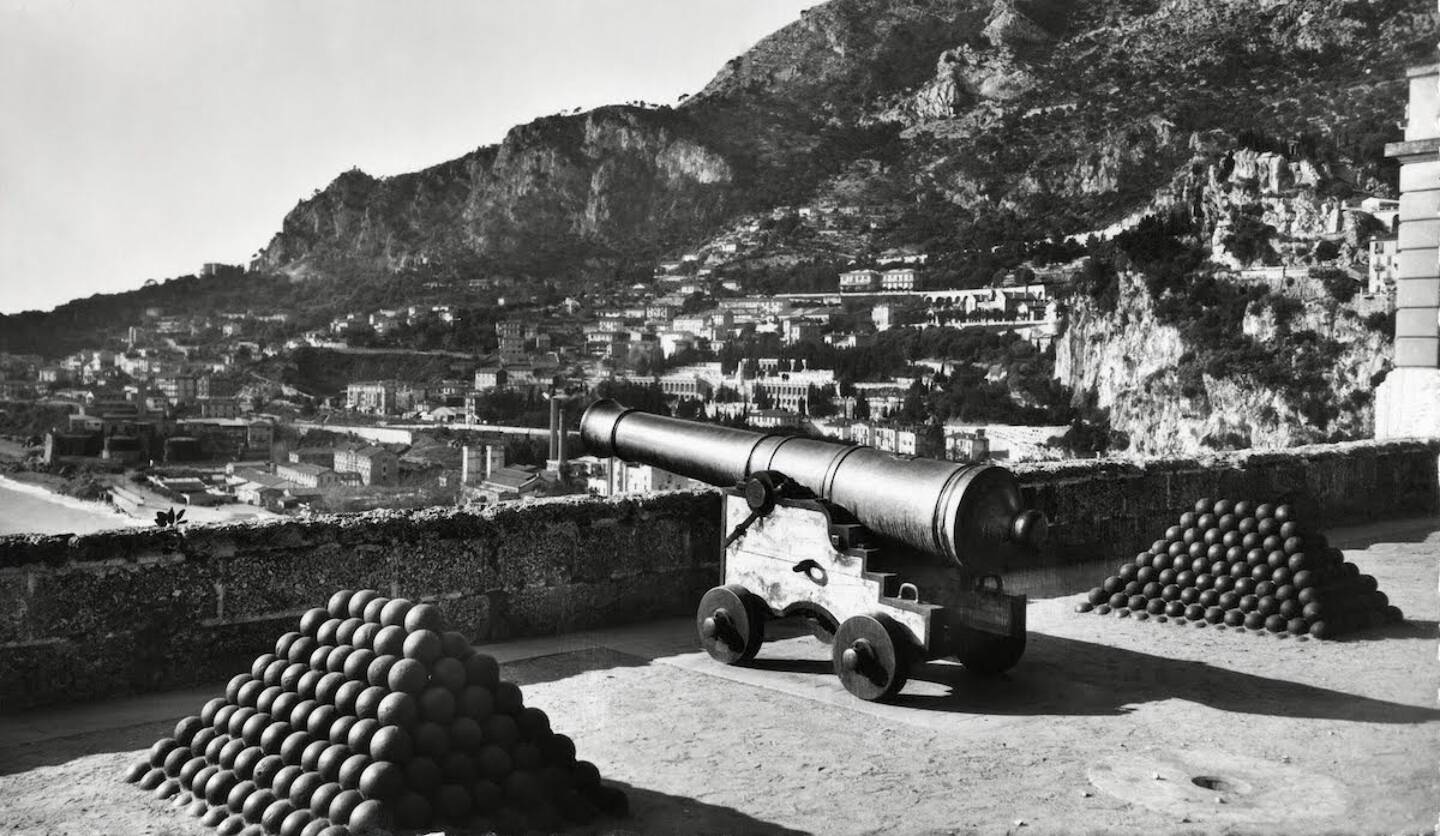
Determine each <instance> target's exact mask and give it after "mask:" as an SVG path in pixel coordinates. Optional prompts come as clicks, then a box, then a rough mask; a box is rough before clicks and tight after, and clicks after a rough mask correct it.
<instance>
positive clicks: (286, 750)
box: [279, 730, 314, 764]
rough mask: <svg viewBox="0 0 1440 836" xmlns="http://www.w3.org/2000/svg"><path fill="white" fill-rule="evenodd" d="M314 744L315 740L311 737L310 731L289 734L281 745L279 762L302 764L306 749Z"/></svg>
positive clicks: (296, 731) (297, 731)
mask: <svg viewBox="0 0 1440 836" xmlns="http://www.w3.org/2000/svg"><path fill="white" fill-rule="evenodd" d="M312 742H314V738H311V737H310V732H308V731H302V730H295V731H291V732H289V734H287V735H285V740H282V741H281V744H279V760H282V761H285V763H287V764H298V763H301V760H302V758H304V755H305V748H308V747H310V744H312Z"/></svg>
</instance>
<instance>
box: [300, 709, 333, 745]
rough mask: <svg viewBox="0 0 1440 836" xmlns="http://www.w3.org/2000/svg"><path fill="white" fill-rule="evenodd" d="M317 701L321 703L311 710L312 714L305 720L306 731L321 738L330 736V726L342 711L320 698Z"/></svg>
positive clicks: (316, 737)
mask: <svg viewBox="0 0 1440 836" xmlns="http://www.w3.org/2000/svg"><path fill="white" fill-rule="evenodd" d="M316 702H317V703H319V704H318V705H316V706H315V708H314V709H312V710H311V711H310V716H309V717H308V718H306V720H305V731H307V732H309V733H310V736H311V737H313V738H315V739H316V740H320V739H324V738H328V737H329V736H330V727H331V726H332V725H334V723H335V720H336V719H338V718H339V717H340V712H339V711H337V710H335V706H333V705H330V704H328V703H324V702H320V701H319V700H317V701H316Z"/></svg>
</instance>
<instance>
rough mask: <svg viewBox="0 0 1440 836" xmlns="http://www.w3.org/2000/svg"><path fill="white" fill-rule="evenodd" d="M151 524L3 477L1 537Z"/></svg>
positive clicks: (0, 485)
mask: <svg viewBox="0 0 1440 836" xmlns="http://www.w3.org/2000/svg"><path fill="white" fill-rule="evenodd" d="M148 524H149V523H147V522H145V521H143V520H138V519H136V518H134V517H130V516H127V515H125V514H123V513H121V512H120V511H119V510H117V509H115V508H114V507H112V506H110V505H106V504H105V503H103V502H86V501H84V500H80V499H74V498H73V497H68V496H62V495H60V494H57V493H54V492H52V491H50V490H48V489H46V488H44V487H42V486H40V485H34V484H30V483H27V482H18V481H16V480H14V479H11V478H9V477H6V476H0V535H7V534H89V533H91V532H95V531H105V530H107V529H113V528H131V527H137V526H144V525H148Z"/></svg>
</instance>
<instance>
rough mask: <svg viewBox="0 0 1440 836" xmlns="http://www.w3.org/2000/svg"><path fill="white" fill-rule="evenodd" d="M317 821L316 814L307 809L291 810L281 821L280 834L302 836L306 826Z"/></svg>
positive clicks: (281, 835)
mask: <svg viewBox="0 0 1440 836" xmlns="http://www.w3.org/2000/svg"><path fill="white" fill-rule="evenodd" d="M313 821H315V816H314V815H313V814H312V813H311V812H310V811H309V810H305V809H298V810H291V811H290V815H288V816H286V817H285V818H284V819H282V820H281V822H280V830H279V834H280V836H300V834H301V833H304V832H305V828H306V827H308V826H309V825H310V823H311V822H313Z"/></svg>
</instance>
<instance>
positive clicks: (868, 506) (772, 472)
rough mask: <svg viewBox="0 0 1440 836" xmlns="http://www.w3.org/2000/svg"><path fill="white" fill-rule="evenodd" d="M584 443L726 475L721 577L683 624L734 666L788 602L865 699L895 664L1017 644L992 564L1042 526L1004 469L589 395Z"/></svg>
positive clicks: (1019, 637) (997, 662)
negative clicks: (666, 412)
mask: <svg viewBox="0 0 1440 836" xmlns="http://www.w3.org/2000/svg"><path fill="white" fill-rule="evenodd" d="M580 434H581V438H582V439H583V440H584V441H585V444H586V446H587V447H588V448H589V450H590V451H591V452H592V453H595V454H596V455H600V456H615V457H618V458H622V459H625V460H627V461H636V462H642V463H645V464H649V465H652V466H655V467H659V468H663V469H665V470H668V471H670V472H672V473H678V474H680V475H683V476H688V477H690V478H693V479H699V480H701V481H704V482H708V483H710V484H713V485H719V486H723V487H727V488H728V492H727V494H726V497H725V511H724V513H725V521H724V523H725V524H724V531H725V532H727V534H726V537H725V541H724V544H723V549H722V552H723V554H722V570H721V571H722V579H721V585H719V586H717V587H715V588H714V589H711V590H710V591H709V592H707V593H706V594H705V596H704V597H703V598H702V599H701V601H700V607H699V610H698V612H697V614H696V628H697V631H698V633H699V637H700V643H701V645H702V646H703V647H704V648H705V650H706V651H707V652H708V653H709V654H710V655H711V656H712V657H714V658H715V659H717V660H719V661H721V662H724V663H726V664H743V663H745V662H747V661H749V660H751V659H753V658H754V657H755V654H756V653H757V652H758V651H759V650H760V647H761V645H762V644H763V642H764V640H765V622H766V621H767V620H769V619H772V618H784V617H792V616H799V617H804V618H807V619H809V620H810V621H811V622H812V624H813V625H814V628H815V631H816V634H817V635H818V636H820V637H821V638H822V639H828V640H830V641H831V643H832V645H833V650H832V659H833V663H834V667H835V673H836V674H837V675H838V676H839V678H840V681H841V682H842V683H843V684H844V686H845V688H846V690H848V691H850V692H851V693H852V694H854V695H855V696H857V697H860V698H861V699H865V700H884V699H889V698H890V697H893V696H894V695H895V694H897V693H899V691H900V689H901V688H902V687H903V686H904V684H905V682H906V679H907V677H908V673H909V669H910V667H911V666H912V665H914V664H916V663H917V662H920V661H924V660H927V659H937V658H943V657H955V658H956V659H958V660H959V661H960V662H961V663H962V664H964V665H965V666H966V667H967V668H969V669H970V670H972V671H975V672H977V673H981V674H995V673H1000V672H1002V671H1005V670H1008V669H1010V668H1011V667H1013V666H1014V665H1015V664H1016V663H1017V662H1018V661H1019V660H1020V657H1021V655H1022V654H1023V653H1024V651H1025V603H1026V601H1025V596H1024V595H1016V594H1012V593H1009V592H1006V591H1005V589H1004V584H1003V582H1002V581H1001V578H1000V573H1001V572H1003V571H1004V570H1005V569H1006V568H1008V567H1009V566H1011V565H1013V564H1015V563H1018V562H1021V561H1023V560H1025V558H1027V557H1028V556H1030V555H1032V554H1033V553H1034V550H1035V548H1036V547H1038V546H1039V544H1040V543H1041V542H1042V541H1043V540H1044V538H1045V534H1046V528H1047V524H1046V521H1045V518H1044V516H1043V515H1041V514H1040V513H1039V512H1037V511H1034V510H1026V509H1025V508H1023V507H1022V502H1021V497H1020V489H1019V485H1018V483H1017V482H1016V480H1015V477H1014V475H1013V474H1011V473H1010V472H1009V471H1007V470H1005V469H1004V468H1000V467H995V466H992V465H977V464H958V463H954V462H942V461H936V460H933V459H925V458H914V457H906V456H896V455H892V454H889V453H885V452H882V451H880V450H876V449H874V448H871V447H865V446H861V445H853V444H843V443H838V442H833V441H824V440H818V439H811V438H803V437H793V436H781V435H772V434H764V433H757V432H751V431H748V430H740V429H733V428H729V427H720V426H716V425H712V424H702V423H699V422H694V421H685V420H681V419H676V418H668V417H663V416H658V415H651V414H648V413H645V412H640V411H637V410H632V409H626V408H625V407H623V406H621V405H620V404H618V403H616V402H614V401H611V400H601V401H597V402H596V403H594V404H592V405H591V406H590V408H589V409H587V410H586V411H585V414H584V416H583V417H582V418H581V421H580Z"/></svg>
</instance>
